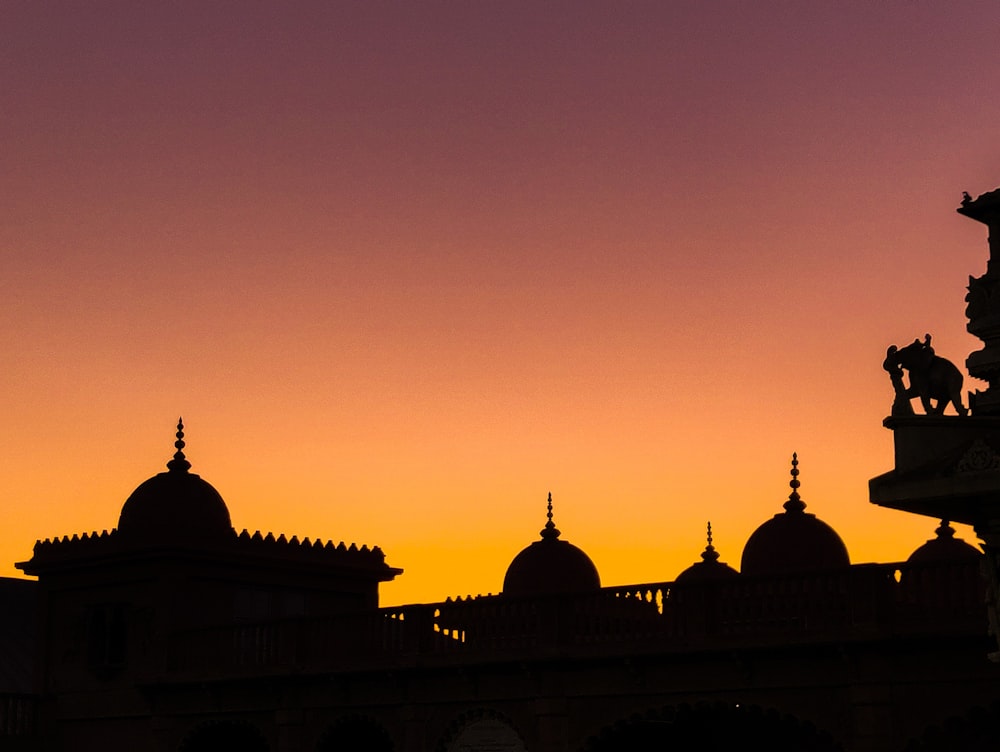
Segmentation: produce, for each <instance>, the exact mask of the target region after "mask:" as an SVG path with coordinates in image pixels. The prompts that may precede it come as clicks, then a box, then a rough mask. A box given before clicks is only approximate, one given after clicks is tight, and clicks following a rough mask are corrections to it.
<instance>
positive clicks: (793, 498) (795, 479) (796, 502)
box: [784, 452, 806, 512]
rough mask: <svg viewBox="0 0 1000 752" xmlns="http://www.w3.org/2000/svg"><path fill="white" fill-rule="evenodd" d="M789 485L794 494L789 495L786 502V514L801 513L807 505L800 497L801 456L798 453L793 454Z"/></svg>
mask: <svg viewBox="0 0 1000 752" xmlns="http://www.w3.org/2000/svg"><path fill="white" fill-rule="evenodd" d="M788 485H789V486H791V487H792V492H791V493H790V494H788V501H786V502H785V504H784V507H785V511H786V512H801V511H802V510H803V509H805V508H806V503H805V502H804V501H802V499H801V498H800V497H799V486H800V485H802V484H801V483H799V455H798V454H797V453H796V452H792V479H791V480H790V481H788Z"/></svg>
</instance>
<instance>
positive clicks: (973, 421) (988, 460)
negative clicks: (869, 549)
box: [869, 190, 1000, 660]
mask: <svg viewBox="0 0 1000 752" xmlns="http://www.w3.org/2000/svg"><path fill="white" fill-rule="evenodd" d="M958 211H959V213H960V214H963V215H965V216H967V217H971V218H972V219H975V220H977V221H979V222H982V223H984V224H985V225H987V227H988V228H989V231H990V237H989V245H990V258H989V261H988V262H987V268H986V273H985V274H984V275H983V276H981V277H979V278H976V277H971V276H970V277H969V293H968V295H967V296H966V301H967V302H968V306H967V308H966V315H967V316H968V319H969V323H968V330H969V332H971V333H972V334H974V335H976V336H977V337H979V338H980V339H981V340H983V342H984V343H985V346H984V347H983V349H982V350H979V351H977V352H974V353H972V354H971V355H969V357H968V359H967V360H966V365H967V366H968V368H969V373H970V374H971V375H972V376H975V377H976V378H979V379H982V380H984V381H986V382H987V384H988V387H987V389H986V390H985V391H977V392H976V393H975V394H970V395H969V403H970V412H971V415H970V416H969V417H959V416H945V415H941V414H940V413H941V409H940V408H941V405H942V403H941V402H940V401H939V403H938V405H937V408H938V409H936V410H934V412H935V413H936V414H935V415H926V416H914V415H912V414H908V413H907V411H906V409H905V408H903V407H901V406H900V401H901V400H902V399H908V397H909V396H912V395H911V392H913V391H914V389H916V393H917V394H920V385H919V384H915V383H914V381H913V371H912V370H911V372H910V378H911V385H910V389H909V390H903V391H902V392H901V377H900V376H899V374H898V368H897V365H896V364H897V363H899V364H900V365H903V364H902V363H901V361H900V355H901V354H902V353H903V350H907V349H910V350H912V352H913V353H914V354H917V353H919V352H921V351H922V350H926V349H929V348H930V337H929V335H928V337H927V340H926V342H925V344H922V343H920V342H919V341H915V342H914V343H913V344H911V345H908V346H907V348H903V350H897V349H896V348H895V347H890V348H889V352H888V354H887V358H886V361H885V363H884V364H883V366H884V367H885V368H886V370H887V371H889V375H890V378H891V379H892V381H893V387H894V389H895V391H896V394H897V399H896V402H895V403H894V405H893V410H892V416H891V417H889V418H886V419H885V421H884V422H883V425H885V426H886V427H887V428H889V429H890V430H892V431H893V433H894V442H895V468H894V469H893V470H891V471H890V472H888V473H885V474H883V475H880V476H878V477H876V478H872V479H871V481H869V492H870V496H871V501H872V503H874V504H879V505H881V506H886V507H891V508H893V509H900V510H904V511H907V512H914V513H916V514H923V515H928V516H931V517H936V518H939V519H949V520H955V521H957V522H963V523H966V524H970V525H972V526H973V527H974V528H975V530H976V533H977V535H979V537H980V538H982V540H983V541H984V549H985V552H986V557H985V562H984V563H985V573H986V575H987V579H988V582H989V584H990V587H989V596H988V598H989V603H988V612H989V618H990V623H991V625H992V632H993V634H994V636H995V637H996V638H997V639H1000V267H998V263H1000V262H998V259H1000V190H996V191H992V192H990V193H985V194H983V195H981V196H979V197H978V198H976V199H973V198H972V197H971V196H969V195H968V194H965V196H964V198H963V200H962V204H961V206H960V207H959V208H958ZM924 357H925V362H929V361H926V357H927V356H926V354H925V355H924ZM948 366H950V368H949V367H943V366H939V367H938V371H939V374H938V375H939V376H940V377H941V378H939V379H938V385H939V387H940V386H942V385H943V383H944V382H945V381H948V380H949V379H950V380H951V381H952V382H954V381H955V380H956V379H955V377H954V375H950V376H949V375H947V374H950V372H951V369H952V368H954V366H951V364H950V363H949V364H948ZM894 369H895V370H896V372H895V373H894ZM960 376H961V375H960V374H959V377H960ZM959 386H960V382H959ZM924 387H925V389H926V391H927V392H928V395H929V396H933V395H931V394H930V390H929V389H928V388H927V384H924ZM920 396H921V399H922V401H923V403H924V406H925V408H927V407H928V405H929V400H926V399H924V397H923V395H922V394H920ZM955 405H956V408H957V407H959V405H960V403H959V402H956V403H955ZM911 412H912V411H911ZM927 412H928V413H930V412H931V410H930V409H928V410H927ZM959 412H960V413H962V410H959ZM993 657H994V658H995V659H998V660H1000V651H998V652H996V653H994V655H993Z"/></svg>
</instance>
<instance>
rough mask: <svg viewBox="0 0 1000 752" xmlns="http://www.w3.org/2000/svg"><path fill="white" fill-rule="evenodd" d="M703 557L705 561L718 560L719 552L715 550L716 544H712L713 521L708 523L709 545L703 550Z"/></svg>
mask: <svg viewBox="0 0 1000 752" xmlns="http://www.w3.org/2000/svg"><path fill="white" fill-rule="evenodd" d="M701 558H702V560H703V561H705V562H710V561H718V560H719V552H718V551H716V550H715V546H713V545H712V523H711V522H709V523H708V545H707V546H705V550H704V551H702V552H701Z"/></svg>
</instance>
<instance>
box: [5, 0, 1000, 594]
mask: <svg viewBox="0 0 1000 752" xmlns="http://www.w3.org/2000/svg"><path fill="white" fill-rule="evenodd" d="M813 5H815V4H813V3H802V4H798V3H784V2H760V3H752V4H751V3H743V2H722V1H719V2H711V3H703V2H676V3H660V2H656V3H652V2H650V3H625V4H619V3H614V4H612V3H594V2H579V1H578V2H572V3H570V2H566V3H547V4H545V6H544V8H543V9H539V8H538V7H536V4H535V3H517V2H510V3H457V2H455V3H437V2H427V3H420V4H417V5H412V6H410V5H408V4H398V3H382V2H370V3H329V2H326V1H323V2H320V1H319V0H316V1H315V2H293V3H277V2H250V1H246V0H240V2H217V3H208V4H206V3H201V2H179V3H170V4H162V5H161V4H150V3H140V4H136V3H132V2H125V1H124V0H122V1H121V2H110V1H108V2H95V3H78V4H77V3H55V2H44V1H43V0H37V1H32V2H17V1H15V2H8V3H4V4H2V6H0V101H2V102H3V106H2V111H0V144H3V148H2V149H0V207H2V211H0V261H2V273H0V287H2V290H0V291H2V295H0V311H2V314H3V315H2V319H0V320H2V322H3V325H2V327H0V346H2V351H3V352H4V354H5V361H6V367H5V368H4V369H3V371H2V372H0V379H2V382H0V383H2V386H0V410H2V412H3V415H4V418H5V421H4V424H5V431H4V435H5V437H6V440H5V442H4V450H3V455H4V459H5V472H4V473H3V474H2V480H0V493H2V498H3V500H4V504H5V514H4V524H3V525H2V526H0V562H2V563H3V564H2V567H0V574H4V575H13V574H16V571H15V570H14V569H13V562H14V561H22V560H25V559H27V558H29V557H30V554H31V546H32V544H33V542H34V540H35V539H36V538H45V537H51V536H55V535H63V534H72V533H77V532H83V531H85V530H94V529H97V530H100V529H104V528H111V527H113V526H114V525H115V524H116V522H117V518H118V513H119V510H120V508H121V504H122V503H123V502H124V500H125V498H126V497H127V496H128V494H129V493H130V492H131V490H132V489H133V488H134V487H135V486H136V485H138V484H139V483H140V482H141V481H142V480H144V479H145V478H147V477H149V476H150V475H152V474H154V473H156V472H160V471H161V470H162V469H163V465H164V463H165V462H166V460H167V459H168V458H169V456H170V454H171V452H172V447H171V443H172V440H173V430H174V428H173V426H174V423H175V421H176V417H177V415H178V414H182V415H183V416H184V418H185V422H186V424H187V429H188V430H187V440H188V448H187V454H188V457H189V459H190V460H191V461H192V463H193V471H194V472H197V473H199V474H201V475H202V476H203V477H204V478H206V479H207V480H209V481H210V482H211V483H213V484H214V485H215V486H216V487H217V488H218V489H219V491H220V492H221V493H222V495H223V497H224V498H225V499H226V501H227V503H228V504H229V507H230V512H231V514H232V518H233V522H234V524H235V525H236V526H237V528H239V529H242V528H244V527H245V528H249V529H250V530H251V531H253V530H256V529H260V530H264V531H267V530H271V531H274V532H275V533H278V532H284V533H285V534H286V535H289V536H290V535H292V534H297V535H299V536H300V537H302V536H310V537H320V538H323V539H328V538H333V539H334V540H338V541H339V540H341V539H343V540H346V541H356V542H357V543H359V544H361V543H368V544H377V545H380V546H381V547H382V548H383V549H384V550H385V551H386V554H387V556H388V561H389V562H390V563H391V564H392V565H394V566H400V567H403V568H404V569H405V570H406V571H405V573H404V574H403V575H402V577H401V578H400V579H399V581H398V582H397V583H394V584H391V585H389V586H387V587H386V588H385V589H384V591H383V593H384V597H383V600H384V601H385V602H386V603H402V602H411V601H421V600H422V601H430V600H439V599H443V598H444V597H446V596H449V595H463V594H468V593H479V592H497V591H498V590H499V589H500V586H501V583H502V579H503V573H504V570H505V569H506V566H507V564H508V563H509V561H510V559H511V558H513V556H514V555H515V554H516V553H517V551H519V550H520V549H521V548H522V547H523V546H525V545H527V544H528V543H530V542H531V541H532V540H534V539H536V538H537V534H538V531H539V530H540V529H541V527H542V525H543V524H544V521H545V497H546V494H547V493H548V492H549V491H551V492H552V493H553V498H554V503H555V515H556V523H557V525H558V526H559V527H560V529H561V530H562V531H563V537H564V538H566V539H568V540H570V541H571V542H573V543H575V544H577V545H579V546H580V547H582V548H584V549H585V550H586V551H587V552H588V553H589V554H590V555H591V557H592V558H593V560H594V562H595V563H596V565H597V567H598V569H599V571H600V573H601V576H602V580H603V581H604V583H605V584H608V585H612V584H623V583H630V582H642V581H661V580H669V579H672V578H673V577H674V576H675V575H676V574H677V573H678V572H679V571H680V570H681V569H683V568H684V567H685V566H687V565H688V564H689V563H692V562H694V561H696V560H697V559H698V555H699V553H700V552H701V550H702V548H703V546H704V526H705V522H706V520H708V519H711V521H712V523H713V527H714V530H715V545H716V547H717V548H718V549H719V551H720V553H721V554H722V559H723V560H724V561H727V562H729V563H730V564H732V565H734V566H738V565H739V558H740V551H741V549H742V546H743V543H744V542H745V541H746V539H747V537H748V536H749V535H750V533H751V532H752V531H753V530H754V528H755V527H756V526H757V525H758V524H760V523H761V522H763V521H764V520H765V519H768V518H769V517H770V516H771V515H773V514H775V513H776V512H779V511H780V510H781V503H782V502H783V501H784V499H785V498H786V497H787V494H788V490H789V489H788V486H787V482H788V462H789V459H790V455H791V453H792V451H797V452H798V453H799V458H800V461H801V465H800V469H801V472H802V475H801V481H802V489H801V493H802V496H803V499H804V500H805V501H806V502H807V504H808V511H810V512H813V513H816V514H817V515H818V516H820V517H821V518H822V519H824V520H826V521H827V522H829V523H830V524H831V525H833V526H834V527H835V528H836V529H837V530H838V531H839V532H840V534H841V536H842V537H843V538H844V540H845V542H846V543H847V546H848V549H849V550H850V553H851V556H852V560H854V561H873V560H878V561H891V560H898V559H903V558H905V557H906V556H907V555H908V554H909V552H910V551H912V550H913V549H914V548H915V547H916V546H917V545H919V544H920V543H922V542H923V541H924V540H926V539H927V538H928V537H931V536H932V534H933V529H934V527H935V526H936V523H935V522H934V521H932V520H926V519H921V518H916V517H909V516H906V515H903V514H900V513H896V512H890V511H886V510H881V509H878V508H875V507H872V506H871V505H870V504H868V500H867V480H868V479H869V478H870V477H872V476H873V475H877V474H879V473H882V472H884V471H886V470H888V469H890V468H891V464H892V443H891V440H892V437H891V434H890V433H889V432H888V431H887V430H885V429H883V428H882V427H881V420H882V418H883V417H884V416H885V415H886V414H887V413H888V409H889V405H890V403H891V399H892V393H891V387H890V385H889V382H888V378H887V377H886V375H885V373H884V372H883V371H882V370H881V362H882V358H883V357H884V354H885V349H886V347H887V346H888V345H889V344H892V343H896V344H900V345H901V344H904V343H906V342H908V341H911V340H912V339H913V338H914V337H923V335H924V333H925V332H931V333H932V334H933V335H934V344H935V348H936V350H937V351H938V353H939V354H942V355H945V356H946V357H950V358H951V359H952V360H954V361H955V362H956V363H959V364H962V363H963V361H964V358H965V356H966V355H967V354H968V353H969V352H970V351H971V350H973V349H976V348H977V347H978V345H977V342H976V340H974V339H972V338H971V337H970V336H969V335H967V334H966V333H965V331H964V326H965V319H964V314H963V311H964V303H963V298H964V294H965V289H964V288H965V285H966V283H967V278H968V275H969V274H975V275H979V274H981V273H982V272H983V270H984V269H985V262H986V257H987V249H986V237H985V236H986V233H985V228H983V227H982V226H981V225H978V224H977V223H975V222H972V221H970V220H968V219H965V218H963V217H961V216H959V215H957V214H956V213H955V212H954V209H955V207H956V206H957V205H958V203H959V201H960V199H961V191H962V190H968V191H969V192H970V193H972V194H973V195H978V194H979V193H983V192H985V191H987V190H991V189H993V188H995V187H997V185H998V184H1000V158H998V148H997V133H998V129H997V126H998V124H1000V98H997V97H996V96H995V95H994V92H995V91H996V89H997V85H998V83H1000V77H998V74H1000V57H998V55H997V51H996V38H997V32H998V30H1000V6H995V5H993V4H985V3H973V2H959V3H939V2H920V3H913V2H902V1H900V2H892V1H889V2H880V3H869V2H847V3H836V4H833V3H831V4H829V7H827V8H814V7H804V6H813ZM206 6H208V7H206ZM401 6H403V7H401ZM969 386H975V385H974V384H969ZM959 534H960V535H962V536H963V537H965V538H966V539H970V538H971V537H972V533H971V531H969V530H968V529H960V532H959Z"/></svg>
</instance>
